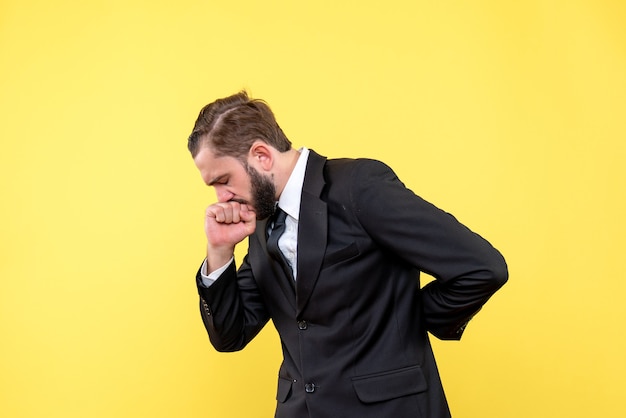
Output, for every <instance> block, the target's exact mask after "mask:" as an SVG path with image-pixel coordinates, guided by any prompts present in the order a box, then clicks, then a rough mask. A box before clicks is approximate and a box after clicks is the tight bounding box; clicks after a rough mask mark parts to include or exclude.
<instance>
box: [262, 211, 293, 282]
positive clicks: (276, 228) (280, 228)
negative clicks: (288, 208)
mask: <svg viewBox="0 0 626 418" xmlns="http://www.w3.org/2000/svg"><path fill="white" fill-rule="evenodd" d="M273 218H274V225H273V226H272V230H271V234H270V236H269V238H268V239H267V251H268V252H269V253H270V255H271V256H272V257H273V258H274V259H275V260H276V261H278V262H279V263H280V265H281V267H282V268H283V270H284V271H285V273H286V274H287V276H288V277H290V278H292V279H293V271H292V270H291V266H290V265H289V262H288V261H287V258H286V257H285V255H284V254H283V252H282V251H280V248H279V247H278V240H279V239H280V237H281V236H282V235H283V233H284V232H285V219H287V213H285V211H284V210H282V209H281V208H279V207H278V206H277V207H276V213H275V214H274V216H273Z"/></svg>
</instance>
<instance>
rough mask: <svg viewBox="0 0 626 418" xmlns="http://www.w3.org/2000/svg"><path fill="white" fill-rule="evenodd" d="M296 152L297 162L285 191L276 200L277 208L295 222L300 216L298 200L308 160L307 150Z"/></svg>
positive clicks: (303, 148)
mask: <svg viewBox="0 0 626 418" xmlns="http://www.w3.org/2000/svg"><path fill="white" fill-rule="evenodd" d="M298 152H300V156H299V157H298V161H297V162H296V165H295V167H294V168H293V171H292V172H291V175H290V176H289V180H287V184H286V185H285V189H284V190H283V192H282V193H281V194H280V198H279V199H278V206H280V208H281V209H282V210H284V211H285V212H286V213H287V215H289V216H291V217H292V218H294V219H295V220H296V221H297V220H298V218H299V216H300V198H301V196H302V186H303V185H304V173H305V172H306V163H307V161H308V159H309V149H308V148H306V147H302V148H300V149H299V150H298Z"/></svg>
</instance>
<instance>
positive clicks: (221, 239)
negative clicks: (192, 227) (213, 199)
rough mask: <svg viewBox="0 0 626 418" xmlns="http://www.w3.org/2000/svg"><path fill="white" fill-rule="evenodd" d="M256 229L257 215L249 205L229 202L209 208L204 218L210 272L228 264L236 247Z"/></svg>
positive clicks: (215, 204)
mask: <svg viewBox="0 0 626 418" xmlns="http://www.w3.org/2000/svg"><path fill="white" fill-rule="evenodd" d="M255 229H256V214H255V213H254V211H253V210H252V208H251V207H250V206H248V205H247V204H244V203H239V202H234V201H229V202H219V203H214V204H212V205H211V206H209V207H208V208H207V209H206V214H205V217H204V231H205V233H206V237H207V263H208V266H207V267H208V271H213V270H215V269H217V268H219V267H221V266H223V265H224V264H226V263H227V262H228V260H230V258H231V257H232V255H233V252H234V250H235V246H236V245H237V244H238V243H240V242H241V241H243V240H244V239H245V238H246V237H248V236H249V235H251V234H253V233H254V231H255Z"/></svg>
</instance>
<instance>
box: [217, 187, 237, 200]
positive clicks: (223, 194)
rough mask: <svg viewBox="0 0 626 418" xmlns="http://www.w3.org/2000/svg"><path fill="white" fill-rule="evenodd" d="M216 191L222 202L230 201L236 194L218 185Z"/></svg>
mask: <svg viewBox="0 0 626 418" xmlns="http://www.w3.org/2000/svg"><path fill="white" fill-rule="evenodd" d="M215 193H216V194H217V200H218V202H220V203H224V202H228V201H229V200H231V199H232V198H233V197H234V196H235V195H234V194H233V193H231V192H230V191H228V190H226V189H225V188H223V187H216V188H215Z"/></svg>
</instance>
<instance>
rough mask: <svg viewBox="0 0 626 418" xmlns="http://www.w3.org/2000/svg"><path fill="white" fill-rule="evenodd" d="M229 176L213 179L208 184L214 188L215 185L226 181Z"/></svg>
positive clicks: (224, 175)
mask: <svg viewBox="0 0 626 418" xmlns="http://www.w3.org/2000/svg"><path fill="white" fill-rule="evenodd" d="M226 177H227V175H226V174H221V175H219V176H217V177H215V178H213V179H212V180H210V181H208V182H207V186H213V185H215V183H221V182H222V181H224V178H226Z"/></svg>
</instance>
